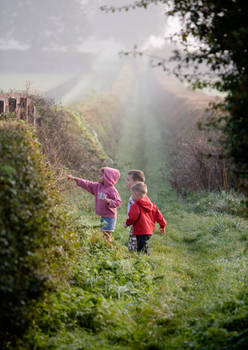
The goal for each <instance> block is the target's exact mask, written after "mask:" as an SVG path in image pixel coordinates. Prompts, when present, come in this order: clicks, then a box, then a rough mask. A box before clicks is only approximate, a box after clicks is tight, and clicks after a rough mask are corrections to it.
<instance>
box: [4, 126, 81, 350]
mask: <svg viewBox="0 0 248 350" xmlns="http://www.w3.org/2000/svg"><path fill="white" fill-rule="evenodd" d="M60 204H61V200H60V198H59V195H58V191H57V189H56V186H55V184H54V182H53V174H52V172H51V171H50V168H49V165H48V163H47V162H46V161H45V160H44V158H43V156H42V154H41V153H40V147H39V144H38V142H37V139H36V138H35V137H34V136H33V131H31V130H30V128H29V127H28V126H27V125H25V124H24V123H22V122H16V121H2V122H1V123H0V245H1V248H0V303H1V314H0V323H1V327H0V329H1V330H0V337H1V339H2V341H3V343H5V344H12V345H13V344H15V340H16V339H17V338H18V337H20V336H21V335H22V334H23V333H24V332H25V330H26V329H27V327H28V326H29V325H30V323H31V319H32V317H33V316H32V313H33V310H32V303H33V301H34V300H38V299H39V298H40V297H41V296H42V295H43V293H44V292H45V291H46V290H48V289H51V288H54V285H55V284H54V281H56V279H58V278H61V277H59V275H60V274H61V275H62V276H63V277H62V279H63V278H65V277H66V275H67V274H68V271H69V269H68V267H66V268H65V266H66V260H67V257H68V255H69V254H70V251H71V250H72V247H73V245H74V244H75V243H76V239H75V235H74V233H73V231H70V226H68V224H67V221H68V216H67V215H66V213H65V211H64V210H63V209H62V207H61V206H60ZM65 227H67V232H65V230H64V228H65ZM69 238H70V239H69Z"/></svg>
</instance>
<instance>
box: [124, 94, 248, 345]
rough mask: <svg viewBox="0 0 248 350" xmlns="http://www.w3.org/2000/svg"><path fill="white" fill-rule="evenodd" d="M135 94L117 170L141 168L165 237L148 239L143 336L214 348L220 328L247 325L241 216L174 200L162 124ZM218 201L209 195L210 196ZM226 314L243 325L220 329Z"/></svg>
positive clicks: (197, 200) (204, 202) (222, 336)
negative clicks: (149, 276)
mask: <svg viewBox="0 0 248 350" xmlns="http://www.w3.org/2000/svg"><path fill="white" fill-rule="evenodd" d="M141 94H142V92H141ZM141 97H142V96H141V95H139V92H138V91H137V94H136V96H134V101H131V102H130V105H131V106H132V107H130V112H129V113H128V115H129V118H128V119H127V120H126V122H125V126H124V130H123V138H122V140H121V143H120V150H119V157H118V159H119V160H120V163H121V164H123V170H124V169H125V170H126V169H127V168H129V169H130V168H141V169H143V170H144V171H145V174H146V178H147V184H148V191H149V197H150V198H151V199H152V200H153V201H154V202H155V203H156V204H157V205H158V206H159V208H160V209H161V211H162V212H163V214H164V215H165V217H166V218H167V220H168V228H167V237H165V236H163V235H162V236H161V235H159V234H158V233H157V234H155V235H153V237H152V240H151V241H150V242H151V243H150V245H151V257H150V259H151V262H152V264H153V266H154V271H153V274H154V276H155V280H156V285H155V289H156V292H155V293H154V295H153V296H152V298H151V300H150V306H149V308H152V309H153V317H152V318H153V320H152V321H151V324H153V329H150V333H153V332H154V334H153V336H154V338H156V344H161V343H164V348H165V349H167V348H168V349H169V348H180V349H181V348H194V346H195V348H198V347H197V346H199V348H200V345H197V344H198V342H201V341H199V339H201V338H203V339H204V341H203V343H204V342H206V343H209V344H208V346H207V349H216V348H219V346H220V347H221V346H222V345H223V346H224V344H225V342H226V339H227V338H228V337H230V333H228V330H229V331H230V330H231V331H233V333H232V335H233V336H235V335H236V334H239V331H240V332H241V333H242V331H243V330H244V329H243V328H245V327H247V318H246V316H244V315H245V310H247V304H246V302H245V301H244V299H245V298H244V290H245V289H246V286H247V285H246V283H245V276H246V266H247V243H245V241H246V242H247V232H248V225H247V221H245V220H242V219H240V218H238V217H234V216H231V215H229V214H228V213H225V212H223V213H219V212H217V211H215V210H212V211H211V210H210V207H211V205H212V203H211V196H210V198H209V197H208V196H206V197H204V196H203V195H202V197H200V196H199V197H197V196H195V197H192V198H189V199H188V201H186V200H185V201H182V200H181V199H179V198H177V196H176V194H175V193H174V191H173V190H172V189H171V187H170V184H169V167H168V161H167V153H166V149H167V147H166V140H165V139H164V138H163V137H162V133H161V131H163V130H161V127H162V126H161V125H160V124H159V118H156V113H154V112H153V106H152V105H149V101H147V99H146V104H144V102H142V98H141ZM139 100H140V101H139ZM143 101H145V99H143ZM139 102H142V103H139ZM163 135H164V133H163ZM122 194H123V197H124V198H125V200H127V197H125V196H127V195H126V194H125V195H124V193H123V192H122ZM212 200H213V199H212ZM221 200H223V199H220V198H219V197H218V196H217V195H216V197H215V201H216V202H218V201H221ZM122 241H123V239H122ZM242 293H243V294H242ZM245 305H246V306H245ZM228 307H229V308H230V310H229V311H230V312H229V311H228ZM156 318H157V319H156ZM234 319H235V320H239V321H237V323H239V322H240V324H243V328H242V327H240V328H237V329H235V327H233V328H232V327H231V326H230V327H228V326H226V328H225V326H223V325H224V324H233V322H234V321H233V320H234ZM228 322H229V323H228ZM245 323H246V326H244V324H245ZM142 326H143V324H142ZM184 338H185V344H184ZM191 338H192V344H191V343H190V342H191V341H190V339H191ZM194 338H195V339H194ZM217 343H218V344H219V345H217ZM183 344H184V345H183ZM194 344H195V345H194ZM230 346H231V345H230ZM203 348H204V347H203Z"/></svg>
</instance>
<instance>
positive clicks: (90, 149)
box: [33, 96, 109, 177]
mask: <svg viewBox="0 0 248 350" xmlns="http://www.w3.org/2000/svg"><path fill="white" fill-rule="evenodd" d="M33 100H34V101H35V105H36V107H37V110H38V113H39V118H38V121H37V136H38V139H39V141H40V143H41V145H42V149H43V152H44V153H45V154H46V155H47V157H48V159H49V162H50V164H51V165H52V166H53V168H54V170H55V171H56V173H60V172H61V171H62V169H65V168H68V169H70V171H73V170H74V171H75V172H76V173H77V175H80V176H85V177H86V176H92V173H94V172H96V171H98V169H99V168H101V167H102V166H104V165H106V162H107V161H109V158H108V156H107V154H106V153H105V152H104V150H103V149H102V146H101V144H100V143H99V141H98V139H97V138H96V136H95V134H94V132H93V131H92V129H91V128H90V126H89V125H88V124H87V123H86V121H85V120H84V118H83V117H82V116H81V115H79V114H77V113H71V112H69V111H68V110H66V109H63V108H59V107H58V106H56V105H55V104H54V103H53V101H50V100H48V99H44V98H43V97H39V96H33ZM62 172H63V171H62Z"/></svg>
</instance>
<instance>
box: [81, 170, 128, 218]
mask: <svg viewBox="0 0 248 350" xmlns="http://www.w3.org/2000/svg"><path fill="white" fill-rule="evenodd" d="M119 177H120V172H119V170H117V169H113V168H108V167H105V168H104V184H101V183H99V182H92V181H88V180H84V179H80V180H78V181H77V185H78V186H80V187H82V188H84V189H85V190H86V191H88V192H90V193H91V194H93V195H94V196H95V213H96V214H97V215H100V216H103V217H108V218H114V217H116V216H117V209H116V208H117V207H119V206H120V205H121V203H122V201H121V197H120V195H119V193H118V191H117V189H116V188H115V187H114V184H116V182H117V181H118V180H119ZM105 198H108V199H110V202H109V204H107V203H106V202H105V201H104V199H105Z"/></svg>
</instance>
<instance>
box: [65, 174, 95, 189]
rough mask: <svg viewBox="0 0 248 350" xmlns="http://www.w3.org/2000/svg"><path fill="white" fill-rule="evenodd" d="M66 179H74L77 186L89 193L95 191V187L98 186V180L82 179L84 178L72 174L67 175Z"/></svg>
mask: <svg viewBox="0 0 248 350" xmlns="http://www.w3.org/2000/svg"><path fill="white" fill-rule="evenodd" d="M67 179H68V180H75V181H76V182H77V185H78V186H79V187H82V188H84V189H85V190H86V191H88V192H90V193H91V194H95V193H96V188H97V186H98V182H92V181H88V180H84V179H81V178H80V177H75V176H72V175H67Z"/></svg>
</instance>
